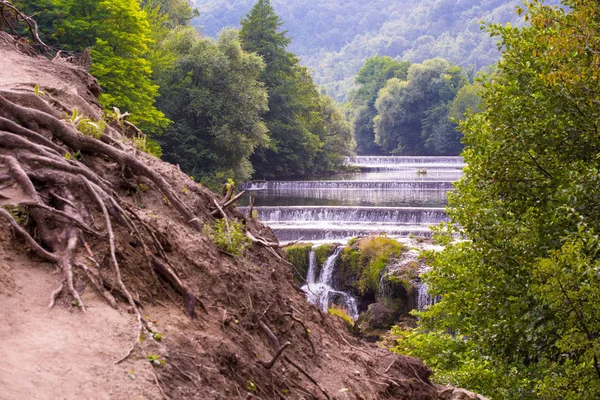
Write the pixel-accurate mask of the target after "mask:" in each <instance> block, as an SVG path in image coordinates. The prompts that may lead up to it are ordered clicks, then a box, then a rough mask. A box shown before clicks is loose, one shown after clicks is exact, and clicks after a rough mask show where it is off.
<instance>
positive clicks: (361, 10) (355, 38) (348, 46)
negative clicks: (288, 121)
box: [192, 0, 558, 101]
mask: <svg viewBox="0 0 600 400" xmlns="http://www.w3.org/2000/svg"><path fill="white" fill-rule="evenodd" d="M253 3H254V1H253V0H235V1H234V0H197V1H196V4H197V6H198V9H199V11H200V15H199V17H198V18H196V19H194V21H193V22H192V23H193V24H194V25H195V26H198V27H199V28H201V29H202V30H203V32H204V33H205V34H207V35H209V36H215V35H216V34H217V33H218V32H219V31H220V30H221V29H222V28H223V27H226V26H238V25H239V18H240V17H241V16H243V15H245V14H246V13H247V12H248V10H250V8H251V7H252V5H253ZM547 3H548V4H557V3H558V1H556V0H551V1H548V2H547ZM520 4H521V2H520V1H517V0H509V1H507V0H485V1H471V0H423V1H415V0H398V1H383V0H375V1H360V0H349V1H340V0H319V1H317V0H303V1H283V0H274V1H273V6H274V8H275V11H276V12H277V13H278V14H279V15H280V16H281V18H282V20H283V22H284V25H283V27H284V28H285V29H287V30H289V36H290V37H291V38H292V39H293V41H292V44H291V45H290V49H291V51H293V52H295V53H296V54H298V55H299V57H300V58H301V60H302V63H303V65H306V66H308V67H310V68H312V69H313V70H314V74H315V80H316V82H317V83H318V84H319V85H322V86H324V87H325V88H326V89H327V92H328V93H329V94H331V95H332V96H334V98H335V99H336V100H338V101H347V100H349V97H348V94H349V91H350V89H351V88H352V87H353V86H354V77H355V75H356V73H357V72H358V70H359V69H360V68H361V66H362V65H363V64H364V62H365V60H366V59H367V58H369V57H373V56H375V55H379V56H390V57H392V58H394V59H397V60H408V61H411V62H414V63H422V62H423V61H425V60H427V59H431V58H435V57H442V58H445V59H446V60H448V61H450V62H453V63H455V64H457V65H459V66H461V67H463V68H466V69H468V71H469V75H470V76H472V75H473V73H474V72H475V71H476V70H479V69H481V68H483V67H486V66H488V65H492V64H494V63H496V62H497V61H498V59H499V57H500V52H499V51H498V49H497V47H496V40H495V39H494V38H491V37H490V36H489V35H488V34H487V33H486V32H485V30H482V26H481V22H482V21H483V22H484V23H486V24H488V23H502V24H504V23H506V22H510V23H512V24H513V25H521V24H522V20H521V19H520V18H519V17H518V16H517V15H516V14H515V12H514V10H515V7H516V6H518V5H520Z"/></svg>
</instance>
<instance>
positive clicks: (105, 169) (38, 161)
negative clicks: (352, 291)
mask: <svg viewBox="0 0 600 400" xmlns="http://www.w3.org/2000/svg"><path fill="white" fill-rule="evenodd" d="M19 50H22V49H20V48H19V47H18V46H17V45H16V43H15V42H11V40H10V39H8V38H6V37H4V38H2V40H0V206H3V208H0V320H1V321H2V324H0V337H1V338H2V346H1V348H2V361H1V362H0V399H161V398H169V399H325V398H328V399H386V398H390V399H391V398H393V399H451V398H452V399H454V398H456V399H459V398H476V397H474V395H472V394H468V393H466V392H461V391H459V390H455V389H453V388H442V387H440V386H436V385H433V384H431V383H430V382H429V376H430V371H429V369H428V368H427V367H425V366H424V365H423V364H422V363H421V362H420V361H419V360H416V359H413V358H409V357H402V356H398V355H394V354H391V353H389V352H388V351H386V350H384V349H380V348H377V347H376V346H374V345H369V344H366V343H362V342H360V341H358V340H356V339H355V338H353V337H352V336H350V335H349V334H348V333H347V330H346V328H345V326H344V324H343V322H342V321H341V320H339V319H338V318H337V317H333V316H330V315H327V314H323V313H321V312H320V311H319V310H318V309H317V308H315V307H313V306H311V305H310V304H308V303H307V302H306V300H305V297H304V295H303V293H302V292H301V291H300V289H299V288H297V287H296V286H295V285H294V283H293V274H294V271H293V268H292V266H291V265H290V264H289V263H287V262H286V261H284V260H283V259H282V257H283V253H282V251H281V250H280V249H279V248H277V247H276V244H277V243H276V239H275V237H274V236H273V234H272V232H271V231H270V230H269V229H268V228H266V227H264V226H263V225H261V224H260V223H258V222H257V221H255V220H254V219H252V218H250V217H248V216H245V215H243V214H241V213H240V212H239V211H237V210H235V208H234V207H233V206H232V205H230V204H227V203H229V200H230V199H231V195H227V194H226V195H225V196H217V195H215V194H213V193H211V192H210V191H208V190H207V189H205V188H203V187H201V186H199V185H198V184H197V183H195V182H194V181H193V180H191V179H190V178H189V177H188V176H186V175H185V174H184V173H182V172H181V171H179V169H178V168H177V167H176V166H173V165H169V164H166V163H164V162H162V161H160V160H158V159H156V158H154V157H153V156H150V155H147V154H146V153H143V152H141V151H139V150H137V149H136V147H135V146H133V145H132V142H131V140H130V139H129V137H131V136H132V135H135V133H132V132H131V131H132V130H131V129H129V132H127V129H126V128H127V126H126V124H125V123H124V122H123V121H118V120H115V121H113V123H111V124H109V125H107V127H106V128H103V129H102V132H101V134H100V135H98V134H96V133H94V132H92V134H89V132H88V135H84V134H82V133H81V131H82V130H83V129H81V128H82V126H83V125H81V124H80V125H78V124H79V122H81V121H72V120H71V121H67V120H68V119H69V118H68V117H66V116H67V115H68V116H71V115H72V112H73V109H74V108H77V110H78V113H80V114H83V115H85V116H86V117H88V118H90V121H95V120H98V119H99V118H100V116H101V112H100V109H99V107H98V104H97V100H96V96H97V95H98V93H99V92H100V89H99V87H98V86H97V84H96V82H95V80H94V79H93V78H92V77H91V76H89V75H88V74H87V72H86V71H84V70H82V69H80V68H78V67H74V66H72V65H71V64H69V63H67V62H65V61H63V60H54V61H50V60H48V59H46V58H44V57H40V56H31V55H26V54H24V53H23V52H21V51H19ZM36 86H37V89H34V88H35V87H36ZM218 219H226V220H227V221H228V222H231V221H233V220H234V219H238V220H239V221H242V222H243V224H244V231H245V232H247V233H248V236H249V237H251V238H253V239H254V241H253V243H252V244H251V245H250V246H249V247H248V248H247V249H246V250H245V252H244V253H243V255H242V256H232V255H230V254H226V253H224V252H222V251H219V250H218V248H217V247H216V246H215V245H214V244H213V242H212V241H211V240H210V239H209V238H208V237H207V234H206V233H205V226H206V225H207V224H208V225H212V224H214V223H215V221H217V220H218ZM49 303H54V304H53V307H52V308H49ZM288 343H289V344H288ZM130 349H131V351H130ZM277 356H279V357H277ZM461 396H465V397H461Z"/></svg>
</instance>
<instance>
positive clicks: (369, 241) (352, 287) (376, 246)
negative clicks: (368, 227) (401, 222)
mask: <svg viewBox="0 0 600 400" xmlns="http://www.w3.org/2000/svg"><path fill="white" fill-rule="evenodd" d="M406 250H407V249H406V247H405V246H404V245H403V244H402V243H399V242H398V241H396V240H394V239H392V238H388V237H387V236H369V237H365V238H360V239H356V240H351V241H350V242H348V246H346V248H344V250H343V251H342V253H341V254H340V258H339V261H338V264H337V266H336V267H337V268H336V274H335V278H334V287H335V288H336V289H338V290H342V291H345V292H350V293H352V294H354V295H357V296H363V297H371V298H375V297H376V296H377V293H378V292H379V284H380V280H381V276H382V274H383V271H384V270H385V268H386V266H387V265H388V264H389V263H390V262H391V261H392V260H395V259H398V258H400V257H401V255H402V253H403V252H405V251H406Z"/></svg>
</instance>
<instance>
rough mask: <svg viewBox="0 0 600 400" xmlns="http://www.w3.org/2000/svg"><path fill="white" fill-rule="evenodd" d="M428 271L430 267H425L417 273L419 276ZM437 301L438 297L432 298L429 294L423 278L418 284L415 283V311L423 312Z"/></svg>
mask: <svg viewBox="0 0 600 400" xmlns="http://www.w3.org/2000/svg"><path fill="white" fill-rule="evenodd" d="M430 270H431V267H425V268H423V269H422V270H421V271H420V272H419V275H423V274H424V273H426V272H429V271H430ZM439 300H440V299H439V297H438V296H435V297H434V296H432V295H431V294H429V286H428V285H427V282H425V281H424V280H423V278H420V279H419V282H418V283H417V310H419V311H425V309H426V308H427V307H429V306H432V305H434V304H435V303H437V302H438V301H439Z"/></svg>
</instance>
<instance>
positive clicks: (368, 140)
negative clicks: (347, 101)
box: [352, 56, 410, 154]
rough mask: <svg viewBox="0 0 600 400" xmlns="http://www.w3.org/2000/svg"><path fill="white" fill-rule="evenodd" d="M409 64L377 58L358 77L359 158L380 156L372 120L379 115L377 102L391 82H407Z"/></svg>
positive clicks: (356, 128) (356, 126)
mask: <svg viewBox="0 0 600 400" xmlns="http://www.w3.org/2000/svg"><path fill="white" fill-rule="evenodd" d="M409 66H410V63H409V62H408V61H403V62H398V61H396V60H394V59H392V58H390V57H380V56H374V57H371V58H369V59H368V60H367V61H366V62H365V65H363V66H362V68H361V69H360V71H358V74H357V75H356V80H355V81H356V84H357V85H358V89H357V90H356V92H355V93H354V98H353V100H352V104H353V106H354V108H355V115H354V118H353V124H354V135H355V138H356V142H357V149H356V151H357V153H358V154H378V153H379V152H380V150H379V148H378V146H377V144H376V143H375V130H374V126H373V118H375V116H376V115H377V110H376V109H375V101H376V100H377V95H378V94H379V90H381V88H383V87H384V86H385V84H386V83H387V81H389V80H390V79H392V78H399V79H401V80H405V79H406V75H407V73H408V67H409Z"/></svg>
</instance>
